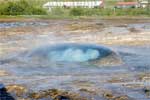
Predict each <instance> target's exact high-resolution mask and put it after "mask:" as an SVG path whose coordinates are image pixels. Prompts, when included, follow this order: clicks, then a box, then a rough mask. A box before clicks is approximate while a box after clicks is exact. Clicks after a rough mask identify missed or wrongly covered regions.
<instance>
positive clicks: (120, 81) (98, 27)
mask: <svg viewBox="0 0 150 100" xmlns="http://www.w3.org/2000/svg"><path fill="white" fill-rule="evenodd" d="M16 23H17V24H16ZM60 43H61V44H63V43H65V44H68V43H69V44H70V43H74V44H90V45H91V44H92V45H100V46H102V47H105V48H108V49H109V50H111V51H113V52H114V53H115V54H116V55H115V57H116V56H117V59H118V58H119V62H120V60H121V63H119V64H117V65H116V64H111V65H110V64H107V63H108V59H109V60H110V58H111V60H112V61H114V60H113V59H112V57H109V56H108V57H106V58H105V60H103V61H102V63H97V62H96V63H97V64H94V63H89V61H88V60H85V59H84V60H83V59H81V60H82V61H84V63H81V62H78V61H79V59H78V58H75V57H76V56H75V57H73V58H72V59H73V60H75V61H77V62H72V59H67V60H66V52H65V54H63V55H62V52H61V55H62V57H61V62H51V61H50V60H47V59H45V58H43V56H42V57H41V56H40V57H34V59H28V57H27V55H29V54H32V53H33V51H36V50H37V49H39V48H42V49H43V48H45V47H47V46H48V47H49V46H51V45H56V44H60ZM149 51H150V20H149V19H145V20H142V19H141V20H139V19H138V20H121V19H120V20H82V21H80V20H39V21H38V22H37V20H36V22H35V21H33V22H32V21H31V22H28V21H27V22H26V21H25V22H16V21H15V22H1V23H0V83H3V84H5V85H6V86H7V85H11V84H19V85H22V86H24V87H26V88H27V89H29V90H32V91H39V90H47V89H53V88H55V89H60V90H65V91H72V92H75V93H79V94H80V95H81V96H84V97H87V98H88V99H89V100H107V99H108V100H109V99H110V97H109V95H105V94H109V93H111V94H112V95H113V96H116V97H117V96H127V97H128V99H129V100H131V99H133V100H149V96H148V95H147V93H145V91H144V89H145V88H147V87H149V85H150V82H149V79H150V75H149V74H150V53H149ZM42 52H43V51H42ZM70 52H71V53H70ZM72 52H74V53H72ZM59 53H60V52H59ZM67 54H69V56H68V55H67V57H72V54H75V55H77V54H79V55H80V56H77V57H79V58H83V57H87V54H86V53H85V54H86V56H85V54H84V53H82V51H79V50H75V51H72V49H71V51H69V53H68V51H67ZM95 54H97V52H96V53H95V52H94V55H95ZM35 55H39V52H36V53H35ZM46 55H47V54H46ZM55 55H57V57H56V56H52V58H55V60H56V59H59V56H60V54H59V55H58V54H55ZM81 55H82V56H81ZM88 55H90V54H89V52H88ZM92 55H93V53H92ZM88 57H89V56H88ZM90 57H91V55H90ZM94 57H97V56H94ZM50 58H51V57H50ZM62 58H65V62H63V60H62ZM66 61H69V62H66ZM70 61H71V62H70ZM115 61H116V59H115ZM44 100H45V99H44ZM116 100H117V99H116Z"/></svg>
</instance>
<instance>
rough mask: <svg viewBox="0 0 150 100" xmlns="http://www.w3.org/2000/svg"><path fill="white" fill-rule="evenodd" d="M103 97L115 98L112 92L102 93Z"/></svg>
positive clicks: (109, 99)
mask: <svg viewBox="0 0 150 100" xmlns="http://www.w3.org/2000/svg"><path fill="white" fill-rule="evenodd" d="M103 97H104V98H106V99H107V100H112V99H114V98H115V96H114V95H113V94H112V93H109V92H106V93H104V94H103Z"/></svg>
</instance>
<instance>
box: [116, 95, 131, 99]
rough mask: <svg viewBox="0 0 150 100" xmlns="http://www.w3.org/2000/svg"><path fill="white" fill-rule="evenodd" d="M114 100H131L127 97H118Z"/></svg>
mask: <svg viewBox="0 0 150 100" xmlns="http://www.w3.org/2000/svg"><path fill="white" fill-rule="evenodd" d="M114 100H131V99H130V98H129V97H128V96H126V95H125V96H119V97H116V98H115V99H114Z"/></svg>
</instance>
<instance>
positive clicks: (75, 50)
mask: <svg viewBox="0 0 150 100" xmlns="http://www.w3.org/2000/svg"><path fill="white" fill-rule="evenodd" d="M111 53H113V51H111V50H110V49H109V48H106V47H102V46H98V45H92V44H89V45H87V44H57V45H52V46H44V47H40V48H37V49H35V50H33V51H31V52H29V54H28V57H31V58H32V57H35V56H36V57H37V56H38V57H40V58H41V57H42V58H46V59H47V60H49V61H56V62H59V61H61V62H87V61H94V60H99V59H102V58H103V57H106V56H108V55H110V54H111Z"/></svg>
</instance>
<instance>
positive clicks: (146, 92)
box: [144, 87, 150, 97]
mask: <svg viewBox="0 0 150 100" xmlns="http://www.w3.org/2000/svg"><path fill="white" fill-rule="evenodd" d="M144 93H145V94H146V96H147V97H150V87H145V88H144Z"/></svg>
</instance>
